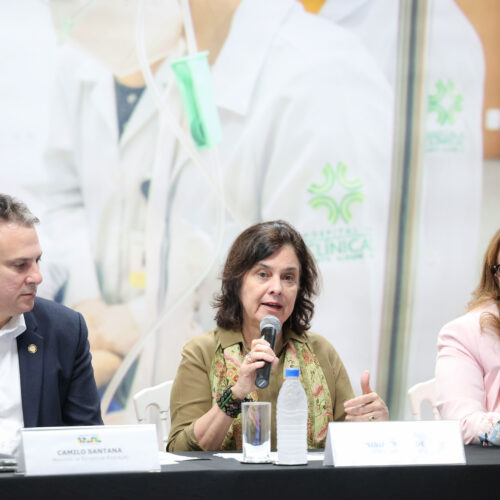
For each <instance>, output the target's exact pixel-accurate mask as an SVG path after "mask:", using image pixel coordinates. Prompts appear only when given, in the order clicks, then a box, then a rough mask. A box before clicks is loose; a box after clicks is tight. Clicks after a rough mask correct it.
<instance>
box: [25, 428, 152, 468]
mask: <svg viewBox="0 0 500 500" xmlns="http://www.w3.org/2000/svg"><path fill="white" fill-rule="evenodd" d="M20 469H22V470H24V472H25V474H26V475H37V476H40V475H51V474H80V473H100V472H137V471H150V470H160V462H159V455H158V442H157V437H156V428H155V426H154V425H152V424H151V425H150V424H144V425H142V424H141V425H94V426H80V427H38V428H28V429H21V459H20Z"/></svg>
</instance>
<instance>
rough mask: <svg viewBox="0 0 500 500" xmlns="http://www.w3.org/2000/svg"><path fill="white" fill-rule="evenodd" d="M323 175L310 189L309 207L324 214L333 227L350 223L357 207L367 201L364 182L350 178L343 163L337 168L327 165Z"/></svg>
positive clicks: (357, 178)
mask: <svg viewBox="0 0 500 500" xmlns="http://www.w3.org/2000/svg"><path fill="white" fill-rule="evenodd" d="M321 174H322V179H321V181H320V182H317V183H314V184H312V185H311V186H310V187H309V189H308V191H309V193H311V194H312V195H313V197H312V199H311V200H310V201H309V205H310V206H311V207H312V208H314V209H315V210H318V211H319V212H320V213H323V214H324V217H325V218H326V219H327V220H328V222H329V223H330V224H332V225H335V224H337V222H339V221H343V222H345V223H349V222H350V221H351V220H352V219H353V218H354V216H355V213H356V211H355V206H356V205H360V204H363V202H364V201H365V196H364V194H363V193H362V192H361V188H362V187H363V182H362V181H361V179H360V178H359V177H355V178H350V177H349V174H348V169H347V166H346V165H345V164H344V163H342V162H339V163H338V164H337V167H336V168H333V167H332V166H331V165H330V164H329V163H327V164H326V165H325V166H324V167H323V169H322V170H321Z"/></svg>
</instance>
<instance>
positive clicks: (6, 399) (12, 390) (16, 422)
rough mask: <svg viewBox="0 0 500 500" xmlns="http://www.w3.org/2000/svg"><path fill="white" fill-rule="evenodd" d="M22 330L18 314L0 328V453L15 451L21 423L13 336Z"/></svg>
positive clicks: (19, 388) (19, 393) (16, 358)
mask: <svg viewBox="0 0 500 500" xmlns="http://www.w3.org/2000/svg"><path fill="white" fill-rule="evenodd" d="M25 330H26V323H25V321H24V316H23V315H22V314H20V315H18V316H13V317H12V318H11V319H10V321H9V322H8V323H7V324H6V325H4V326H3V328H0V454H6V455H16V454H17V451H18V446H19V441H20V432H19V431H20V429H21V427H23V426H24V419H23V407H22V402H21V378H20V373H19V358H18V355H17V340H16V338H17V337H18V336H19V335H21V333H23V332H24V331H25Z"/></svg>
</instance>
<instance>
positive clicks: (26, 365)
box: [17, 313, 44, 427]
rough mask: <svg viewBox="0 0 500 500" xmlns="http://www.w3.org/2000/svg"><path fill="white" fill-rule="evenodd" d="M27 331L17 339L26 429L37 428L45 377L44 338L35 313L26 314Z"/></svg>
mask: <svg viewBox="0 0 500 500" xmlns="http://www.w3.org/2000/svg"><path fill="white" fill-rule="evenodd" d="M24 318H25V321H26V331H25V332H23V333H22V334H21V335H19V336H18V337H17V352H18V357H19V372H20V377H21V400H22V405H23V418H24V426H25V427H37V426H38V415H39V409H40V398H41V387H42V376H43V355H44V353H43V349H44V345H43V337H42V336H41V335H39V334H38V333H37V330H38V326H37V323H36V320H35V317H34V315H33V313H25V315H24Z"/></svg>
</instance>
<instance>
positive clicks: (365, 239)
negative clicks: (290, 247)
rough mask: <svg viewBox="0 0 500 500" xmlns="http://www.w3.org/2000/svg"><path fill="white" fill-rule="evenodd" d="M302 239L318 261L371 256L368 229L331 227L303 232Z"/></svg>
mask: <svg viewBox="0 0 500 500" xmlns="http://www.w3.org/2000/svg"><path fill="white" fill-rule="evenodd" d="M303 235H304V241H305V242H306V245H307V246H308V248H309V249H310V250H311V252H312V253H313V254H314V258H315V259H316V261H317V262H318V263H325V262H349V261H356V260H364V259H371V258H373V235H372V232H371V231H370V230H363V229H356V228H352V227H349V226H347V227H332V228H331V229H324V230H319V231H309V232H304V233H303Z"/></svg>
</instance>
